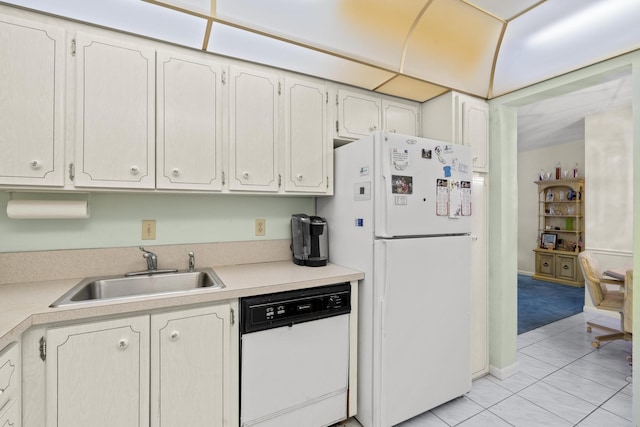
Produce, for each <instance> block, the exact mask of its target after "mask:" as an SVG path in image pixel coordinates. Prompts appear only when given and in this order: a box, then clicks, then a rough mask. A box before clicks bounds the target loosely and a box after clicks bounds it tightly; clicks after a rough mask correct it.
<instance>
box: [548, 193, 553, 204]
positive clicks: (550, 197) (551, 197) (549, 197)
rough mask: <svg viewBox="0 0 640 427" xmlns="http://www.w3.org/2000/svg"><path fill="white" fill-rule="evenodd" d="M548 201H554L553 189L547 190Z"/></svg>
mask: <svg viewBox="0 0 640 427" xmlns="http://www.w3.org/2000/svg"><path fill="white" fill-rule="evenodd" d="M547 202H553V191H551V190H549V191H547Z"/></svg>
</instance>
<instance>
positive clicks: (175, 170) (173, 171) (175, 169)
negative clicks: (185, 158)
mask: <svg viewBox="0 0 640 427" xmlns="http://www.w3.org/2000/svg"><path fill="white" fill-rule="evenodd" d="M171 175H173V176H178V175H180V169H178V168H173V169H172V170H171Z"/></svg>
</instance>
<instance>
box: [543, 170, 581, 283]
mask: <svg viewBox="0 0 640 427" xmlns="http://www.w3.org/2000/svg"><path fill="white" fill-rule="evenodd" d="M535 183H536V184H537V186H538V241H537V245H536V248H535V249H534V250H533V252H534V253H535V257H536V262H535V274H534V276H533V278H534V279H538V280H546V281H549V282H556V283H562V284H565V285H571V286H578V287H584V278H583V277H582V273H581V271H580V268H579V266H578V253H579V252H580V251H581V250H583V248H584V237H585V236H584V200H585V193H584V179H582V178H575V179H558V180H548V181H536V182H535ZM543 233H548V234H555V235H556V237H557V242H556V246H555V247H554V248H553V249H549V248H546V247H544V245H543V243H542V235H543Z"/></svg>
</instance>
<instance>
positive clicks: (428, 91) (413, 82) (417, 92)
mask: <svg viewBox="0 0 640 427" xmlns="http://www.w3.org/2000/svg"><path fill="white" fill-rule="evenodd" d="M448 90H449V89H447V88H444V87H442V86H438V85H434V84H431V83H429V82H423V81H422V80H417V79H414V78H411V77H407V76H401V75H400V76H396V77H394V78H393V79H391V80H390V81H388V82H386V83H385V84H383V85H382V86H380V87H378V88H377V89H376V92H380V93H384V94H386V95H392V96H398V97H400V98H406V99H411V100H414V101H418V102H424V101H427V100H429V99H431V98H435V97H436V96H438V95H442V94H443V93H445V92H447V91H448Z"/></svg>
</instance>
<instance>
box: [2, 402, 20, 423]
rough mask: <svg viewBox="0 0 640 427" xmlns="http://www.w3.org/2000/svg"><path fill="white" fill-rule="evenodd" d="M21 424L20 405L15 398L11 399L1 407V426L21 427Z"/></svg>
mask: <svg viewBox="0 0 640 427" xmlns="http://www.w3.org/2000/svg"><path fill="white" fill-rule="evenodd" d="M21 424H22V423H21V422H20V405H18V403H17V402H16V401H15V400H10V401H9V402H8V403H7V404H6V405H5V407H4V408H2V409H0V427H20V425H21Z"/></svg>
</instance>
